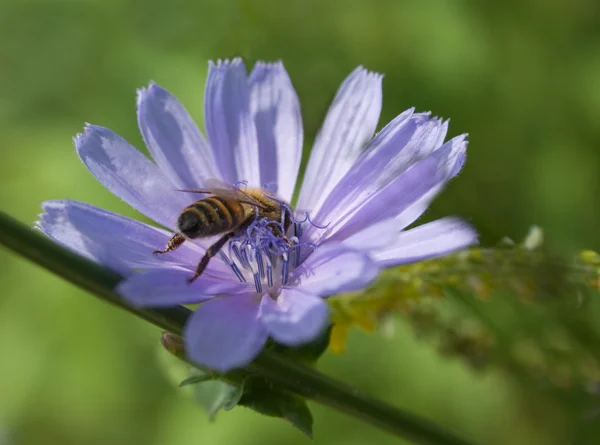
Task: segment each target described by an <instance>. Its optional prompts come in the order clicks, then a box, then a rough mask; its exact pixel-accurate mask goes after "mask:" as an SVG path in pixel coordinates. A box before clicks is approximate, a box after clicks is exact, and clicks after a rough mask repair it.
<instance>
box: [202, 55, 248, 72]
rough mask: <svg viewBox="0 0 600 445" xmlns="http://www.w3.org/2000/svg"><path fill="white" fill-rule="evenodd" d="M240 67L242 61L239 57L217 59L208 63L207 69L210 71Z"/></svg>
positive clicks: (242, 63)
mask: <svg viewBox="0 0 600 445" xmlns="http://www.w3.org/2000/svg"><path fill="white" fill-rule="evenodd" d="M240 65H242V66H244V68H245V64H244V60H243V59H242V58H241V57H239V56H238V57H234V58H233V59H217V61H216V62H215V61H214V60H209V61H208V68H209V71H210V69H227V68H229V67H239V66H240Z"/></svg>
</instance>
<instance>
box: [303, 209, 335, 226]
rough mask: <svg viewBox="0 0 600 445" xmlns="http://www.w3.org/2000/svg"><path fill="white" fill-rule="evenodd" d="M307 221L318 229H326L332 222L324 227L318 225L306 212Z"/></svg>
mask: <svg viewBox="0 0 600 445" xmlns="http://www.w3.org/2000/svg"><path fill="white" fill-rule="evenodd" d="M306 221H308V222H309V224H311V225H312V226H314V227H316V228H317V229H326V228H327V227H329V225H330V224H331V221H329V222H328V223H327V224H326V225H324V226H320V225H318V224H316V223H315V222H314V221H313V220H311V219H310V215H309V214H308V212H306Z"/></svg>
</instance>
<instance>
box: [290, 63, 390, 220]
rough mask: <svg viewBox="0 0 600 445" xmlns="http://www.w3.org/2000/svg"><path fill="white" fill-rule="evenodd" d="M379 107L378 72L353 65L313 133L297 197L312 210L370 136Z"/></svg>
mask: <svg viewBox="0 0 600 445" xmlns="http://www.w3.org/2000/svg"><path fill="white" fill-rule="evenodd" d="M380 111H381V75H380V74H377V73H372V72H369V71H367V70H365V69H364V68H363V67H358V68H357V69H355V70H354V71H353V72H352V73H351V74H350V75H349V76H348V77H347V78H346V80H344V82H343V83H342V85H341V86H340V88H339V90H338V92H337V95H336V96H335V98H334V99H333V103H332V104H331V107H330V108H329V111H328V112H327V116H326V118H325V122H324V123H323V126H322V127H321V130H320V131H319V134H318V135H317V138H316V140H315V144H314V147H313V150H312V152H311V155H310V159H309V161H308V166H307V167H306V173H305V175H304V182H303V184H302V189H301V191H300V196H299V199H298V211H300V212H310V213H311V214H313V215H314V214H316V212H317V211H318V210H319V208H320V207H321V205H322V204H323V202H324V200H325V198H326V197H327V195H328V194H329V192H330V191H331V190H332V189H333V187H334V186H335V184H337V182H338V181H339V180H340V179H341V178H342V177H343V176H344V175H345V174H346V172H347V171H348V170H349V169H350V167H351V166H352V164H354V162H355V161H356V159H357V158H358V156H359V154H360V150H361V149H362V148H363V147H364V146H365V144H366V143H367V142H368V141H369V139H371V137H372V136H373V133H374V132H375V128H376V126H377V121H378V120H379V113H380Z"/></svg>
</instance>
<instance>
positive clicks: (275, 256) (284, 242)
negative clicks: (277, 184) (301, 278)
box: [219, 211, 315, 297]
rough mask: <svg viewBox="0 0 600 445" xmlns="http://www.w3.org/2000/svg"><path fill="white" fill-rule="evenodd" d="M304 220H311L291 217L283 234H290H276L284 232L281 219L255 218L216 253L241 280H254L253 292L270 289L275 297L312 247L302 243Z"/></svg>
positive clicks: (243, 281)
mask: <svg viewBox="0 0 600 445" xmlns="http://www.w3.org/2000/svg"><path fill="white" fill-rule="evenodd" d="M290 214H291V211H290ZM307 222H308V223H311V222H310V219H309V218H308V217H307V218H305V219H304V220H302V221H296V220H294V219H293V218H292V224H291V227H290V228H289V229H288V231H287V234H286V235H288V236H289V237H282V236H280V235H279V234H281V233H285V231H284V227H283V224H282V223H281V222H278V221H274V220H272V219H270V218H257V219H256V220H255V221H253V222H252V224H250V225H249V226H248V228H247V229H246V230H244V231H242V232H240V233H239V234H237V235H236V236H235V237H234V238H233V239H232V240H231V241H230V242H229V244H228V246H227V247H225V248H224V249H222V250H221V251H220V252H219V255H220V257H221V259H222V260H223V261H224V262H225V263H227V264H228V265H229V267H231V269H232V270H233V272H234V274H235V275H236V276H237V278H238V279H239V280H240V282H242V283H246V282H253V283H254V287H255V288H256V292H258V293H261V294H262V293H264V292H269V293H271V294H272V295H273V296H274V297H277V295H278V293H279V290H280V289H281V287H282V286H285V285H286V284H288V281H289V279H290V275H291V273H292V272H293V271H294V269H296V268H297V267H298V266H299V265H300V264H301V263H302V261H304V259H305V257H306V256H308V254H310V253H311V252H312V250H314V248H315V246H314V245H312V244H310V243H306V242H301V237H302V225H303V224H305V223H307Z"/></svg>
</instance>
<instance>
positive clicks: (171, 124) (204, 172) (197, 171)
mask: <svg viewBox="0 0 600 445" xmlns="http://www.w3.org/2000/svg"><path fill="white" fill-rule="evenodd" d="M138 123H139V126H140V130H141V132H142V136H143V137H144V141H145V142H146V146H147V147H148V150H149V151H150V154H151V155H152V157H153V158H154V161H155V162H156V163H157V164H158V166H159V167H160V169H161V170H162V171H163V173H164V174H165V175H166V176H168V177H169V179H170V180H171V182H172V183H173V184H174V185H176V186H177V187H179V188H200V187H202V186H203V185H204V181H205V180H206V179H207V178H219V179H220V176H221V174H220V172H219V170H218V168H217V166H216V164H215V160H214V158H213V153H212V149H211V148H210V146H209V145H208V143H207V142H206V140H205V139H204V136H203V135H202V133H201V132H200V130H199V129H198V126H197V125H196V123H195V122H194V120H193V119H192V118H191V116H190V115H189V114H188V112H187V111H186V110H185V108H184V107H183V105H181V104H180V103H179V101H178V100H177V99H176V98H175V97H173V96H172V95H171V94H170V93H169V92H168V91H166V90H164V89H163V88H161V87H159V86H158V85H156V84H154V83H151V84H150V85H149V86H148V88H143V89H141V90H139V91H138Z"/></svg>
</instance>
